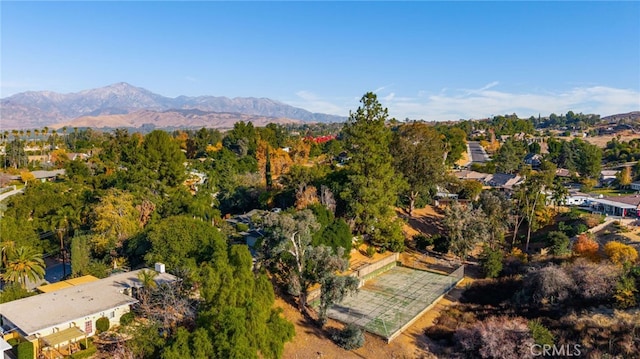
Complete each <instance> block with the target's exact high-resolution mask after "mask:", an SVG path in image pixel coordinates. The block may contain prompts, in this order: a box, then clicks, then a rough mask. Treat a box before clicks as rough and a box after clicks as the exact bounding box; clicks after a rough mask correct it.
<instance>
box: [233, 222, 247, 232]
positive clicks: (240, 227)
mask: <svg viewBox="0 0 640 359" xmlns="http://www.w3.org/2000/svg"><path fill="white" fill-rule="evenodd" d="M236 229H237V230H238V232H246V231H248V230H249V226H248V225H247V224H245V223H236Z"/></svg>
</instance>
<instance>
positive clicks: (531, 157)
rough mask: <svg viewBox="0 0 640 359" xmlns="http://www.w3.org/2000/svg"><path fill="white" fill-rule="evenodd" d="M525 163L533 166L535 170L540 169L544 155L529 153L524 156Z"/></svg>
mask: <svg viewBox="0 0 640 359" xmlns="http://www.w3.org/2000/svg"><path fill="white" fill-rule="evenodd" d="M524 163H525V164H527V165H529V166H531V168H533V169H538V168H540V165H541V164H542V155H540V154H538V153H529V154H527V155H526V156H524Z"/></svg>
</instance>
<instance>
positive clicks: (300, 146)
mask: <svg viewBox="0 0 640 359" xmlns="http://www.w3.org/2000/svg"><path fill="white" fill-rule="evenodd" d="M309 153H311V143H309V142H308V141H304V140H302V139H300V140H298V141H296V142H294V143H293V144H292V146H291V149H290V150H289V155H290V156H291V160H292V161H293V163H295V164H305V163H307V162H308V161H309Z"/></svg>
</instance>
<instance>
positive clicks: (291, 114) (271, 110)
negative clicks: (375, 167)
mask: <svg viewBox="0 0 640 359" xmlns="http://www.w3.org/2000/svg"><path fill="white" fill-rule="evenodd" d="M0 105H1V107H2V127H3V128H16V129H17V128H38V127H43V126H49V125H54V124H58V123H63V122H70V121H72V120H74V119H76V118H79V117H84V116H91V117H95V116H97V117H95V119H96V121H97V119H99V118H100V116H105V115H126V114H132V113H135V112H136V111H140V110H151V111H167V110H172V109H176V110H199V111H203V112H219V113H235V114H242V115H246V116H249V117H243V118H251V117H250V116H257V117H260V118H288V119H291V120H300V121H307V122H342V121H345V120H346V117H341V116H335V115H328V114H322V113H312V112H309V111H307V110H304V109H301V108H297V107H293V106H290V105H287V104H284V103H282V102H280V101H276V100H272V99H269V98H255V97H235V98H233V99H230V98H228V97H216V96H198V97H189V96H178V97H175V98H170V97H166V96H162V95H159V94H156V93H153V92H151V91H149V90H147V89H145V88H142V87H137V86H134V85H131V84H129V83H127V82H117V83H113V84H110V85H107V86H104V87H100V88H95V89H89V90H84V91H80V92H77V93H69V94H60V93H56V92H51V91H29V92H23V93H19V94H15V95H13V96H10V97H7V98H4V99H1V100H0ZM182 125H184V123H182Z"/></svg>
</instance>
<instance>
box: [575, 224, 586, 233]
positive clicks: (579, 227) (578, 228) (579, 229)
mask: <svg viewBox="0 0 640 359" xmlns="http://www.w3.org/2000/svg"><path fill="white" fill-rule="evenodd" d="M588 230H589V227H587V225H586V224H584V223H579V224H577V225H575V226H574V232H575V233H576V234H581V233H584V232H586V231H588Z"/></svg>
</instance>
